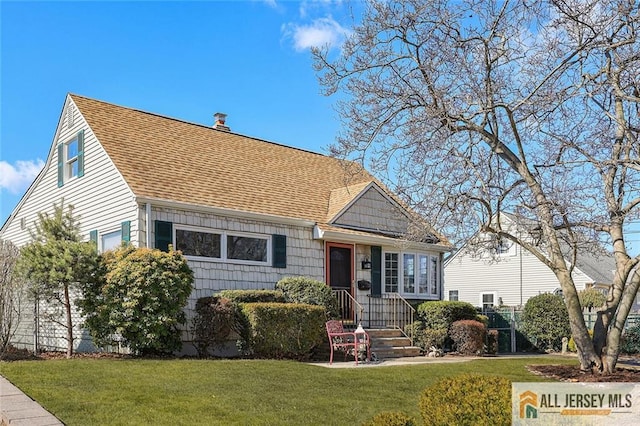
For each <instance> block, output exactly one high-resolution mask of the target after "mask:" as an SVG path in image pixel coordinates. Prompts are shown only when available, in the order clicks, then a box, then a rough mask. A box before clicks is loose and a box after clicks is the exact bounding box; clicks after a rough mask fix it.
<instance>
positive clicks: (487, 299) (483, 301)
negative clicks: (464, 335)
mask: <svg viewBox="0 0 640 426" xmlns="http://www.w3.org/2000/svg"><path fill="white" fill-rule="evenodd" d="M495 300H496V293H494V292H492V293H480V306H482V311H483V312H484V311H490V310H492V309H493V306H494V305H495V304H496V303H495Z"/></svg>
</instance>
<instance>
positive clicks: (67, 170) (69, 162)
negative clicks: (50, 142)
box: [63, 135, 80, 182]
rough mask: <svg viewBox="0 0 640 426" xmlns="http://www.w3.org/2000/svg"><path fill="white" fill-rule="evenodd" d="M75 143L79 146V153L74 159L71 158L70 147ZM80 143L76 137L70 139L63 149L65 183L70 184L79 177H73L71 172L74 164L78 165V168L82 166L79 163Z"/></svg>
mask: <svg viewBox="0 0 640 426" xmlns="http://www.w3.org/2000/svg"><path fill="white" fill-rule="evenodd" d="M73 142H75V143H76V144H77V145H78V146H77V149H78V152H77V153H76V155H75V156H74V157H71V158H69V145H71V144H72V143H73ZM79 143H80V141H79V140H78V136H77V135H76V136H74V137H73V138H71V139H69V140H68V141H66V142H65V143H64V148H63V153H64V164H63V167H64V170H63V176H64V182H68V181H70V180H72V179H75V178H77V177H78V175H77V174H76V175H72V174H71V170H73V163H76V164H78V167H79V166H80V164H79V163H78V162H79V161H80V158H78V157H79V153H80V146H79Z"/></svg>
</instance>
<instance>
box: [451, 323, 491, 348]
mask: <svg viewBox="0 0 640 426" xmlns="http://www.w3.org/2000/svg"><path fill="white" fill-rule="evenodd" d="M449 336H450V337H451V339H452V340H453V343H454V344H455V345H456V348H457V350H458V352H459V353H461V354H462V355H481V354H482V353H484V342H485V340H486V338H487V328H486V327H485V326H484V324H483V323H481V322H479V321H475V320H460V321H456V322H454V323H453V324H451V328H450V329H449Z"/></svg>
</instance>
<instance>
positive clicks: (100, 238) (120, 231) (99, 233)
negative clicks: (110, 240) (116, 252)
mask: <svg viewBox="0 0 640 426" xmlns="http://www.w3.org/2000/svg"><path fill="white" fill-rule="evenodd" d="M116 232H117V233H119V234H120V242H119V243H118V245H117V246H116V247H114V248H118V247H120V245H121V244H122V228H113V229H110V230H107V231H98V241H97V243H98V244H99V245H100V248H99V250H98V251H99V253H104V252H105V251H109V250H113V249H112V248H111V249H107V250H105V249H104V245H103V240H102V238H103V237H104V236H105V235H109V234H115V233H116Z"/></svg>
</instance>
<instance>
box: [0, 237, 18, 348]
mask: <svg viewBox="0 0 640 426" xmlns="http://www.w3.org/2000/svg"><path fill="white" fill-rule="evenodd" d="M19 257H20V251H19V250H18V248H17V247H16V246H15V245H13V244H12V243H11V242H10V241H4V240H0V359H2V357H3V356H4V354H5V352H6V350H7V348H8V346H9V343H10V342H11V338H12V337H13V336H14V334H15V332H16V329H17V327H18V322H19V320H20V300H21V296H22V294H23V290H24V286H23V281H22V280H20V278H19V277H18V276H17V274H16V273H15V266H16V263H17V261H18V258H19Z"/></svg>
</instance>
